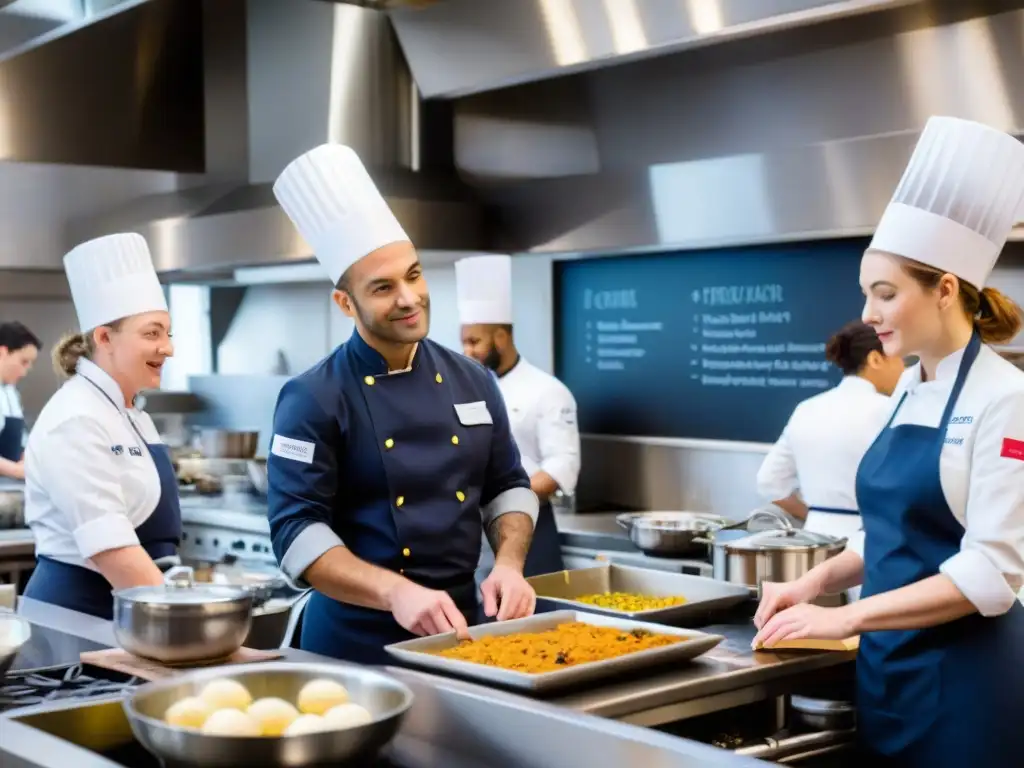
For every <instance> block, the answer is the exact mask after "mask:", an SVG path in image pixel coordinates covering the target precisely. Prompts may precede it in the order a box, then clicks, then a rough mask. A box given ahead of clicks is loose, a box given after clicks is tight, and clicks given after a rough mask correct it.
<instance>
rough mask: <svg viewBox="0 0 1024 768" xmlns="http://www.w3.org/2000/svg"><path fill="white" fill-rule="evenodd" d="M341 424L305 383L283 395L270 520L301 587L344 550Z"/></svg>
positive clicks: (287, 570) (285, 564) (284, 565)
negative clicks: (339, 526) (337, 511)
mask: <svg viewBox="0 0 1024 768" xmlns="http://www.w3.org/2000/svg"><path fill="white" fill-rule="evenodd" d="M340 439H341V432H340V428H339V425H338V420H337V418H336V417H335V416H334V415H333V414H329V413H327V411H326V410H325V409H324V408H323V407H322V406H321V404H320V403H319V402H318V400H317V398H316V397H315V395H314V393H313V392H311V391H310V389H309V387H308V386H307V385H306V384H305V383H304V382H303V381H302V380H301V379H293V380H292V381H289V382H288V383H287V384H285V386H284V387H283V388H282V390H281V394H280V396H279V397H278V401H277V407H276V409H275V411H274V436H273V438H272V440H271V446H270V452H269V455H268V457H267V516H268V519H269V522H270V538H271V543H272V545H273V548H274V555H275V557H277V561H278V563H279V564H280V566H281V570H282V571H283V572H284V574H285V575H286V576H287V577H288V578H289V579H291V580H292V582H293V583H295V584H296V585H298V586H300V587H302V588H306V587H308V586H309V584H308V583H307V582H306V581H305V580H304V579H303V574H304V573H305V572H306V570H307V569H308V568H309V566H310V565H312V564H313V563H314V562H316V561H317V560H318V559H319V558H320V557H321V556H322V555H323V554H324V553H326V552H327V551H329V550H331V549H334V548H335V547H340V546H344V543H343V542H342V540H341V538H340V537H339V536H338V535H337V534H336V533H335V532H334V528H333V512H334V506H333V501H334V498H335V496H336V494H337V487H338V466H337V459H336V446H338V445H339V443H340Z"/></svg>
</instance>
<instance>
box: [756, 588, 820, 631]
mask: <svg viewBox="0 0 1024 768" xmlns="http://www.w3.org/2000/svg"><path fill="white" fill-rule="evenodd" d="M820 592H821V588H820V587H819V586H818V585H817V583H816V582H814V581H811V580H810V579H807V578H799V579H796V580H795V581H785V582H771V581H766V582H763V583H762V584H761V602H760V604H759V605H758V606H757V613H755V614H754V626H755V627H757V628H758V629H761V628H763V627H764V625H765V624H766V623H767V622H768V620H769V619H771V618H772V616H774V615H775V614H777V613H778V612H779V611H783V610H785V609H786V608H791V607H793V606H794V605H799V604H800V603H809V602H811V601H813V600H814V599H816V598H817V597H818V595H819V594H820Z"/></svg>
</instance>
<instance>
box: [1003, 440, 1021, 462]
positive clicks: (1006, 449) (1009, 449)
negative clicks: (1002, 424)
mask: <svg viewBox="0 0 1024 768" xmlns="http://www.w3.org/2000/svg"><path fill="white" fill-rule="evenodd" d="M999 455H1000V456H1002V457H1004V458H1007V459H1017V460H1018V461H1024V440H1014V439H1013V438H1012V437H1004V438H1003V450H1001V451H1000V452H999Z"/></svg>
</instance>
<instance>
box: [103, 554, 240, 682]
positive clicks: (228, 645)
mask: <svg viewBox="0 0 1024 768" xmlns="http://www.w3.org/2000/svg"><path fill="white" fill-rule="evenodd" d="M252 609H253V593H252V592H251V591H250V590H248V589H245V588H242V587H235V586H219V585H206V584H201V585H197V584H196V583H195V581H194V579H193V571H192V569H191V568H189V567H187V566H181V567H178V568H172V569H171V570H169V571H168V572H167V574H166V575H165V577H164V586H160V587H131V588H130V589H118V590H115V591H114V622H113V623H114V637H115V638H116V639H117V642H118V644H120V646H121V647H122V648H124V649H125V650H126V651H128V652H129V653H133V654H135V655H136V656H140V657H142V658H145V659H152V660H153V661H158V662H160V663H161V664H167V665H170V666H175V665H188V664H204V663H209V662H213V661H219V660H221V659H226V658H227V657H228V656H230V655H231V654H232V653H234V652H235V651H237V650H238V649H239V648H240V647H241V646H242V643H243V642H245V637H246V635H247V634H248V633H249V628H250V627H251V626H252Z"/></svg>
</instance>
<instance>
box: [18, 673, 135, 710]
mask: <svg viewBox="0 0 1024 768" xmlns="http://www.w3.org/2000/svg"><path fill="white" fill-rule="evenodd" d="M142 682H144V681H143V680H142V679H141V678H138V677H131V678H128V679H127V680H124V679H122V680H110V679H103V678H96V677H92V676H91V675H88V674H85V672H84V671H83V669H82V665H81V664H75V665H74V666H71V667H67V668H66V669H56V670H52V671H50V672H29V673H25V674H17V673H14V674H9V675H7V676H6V677H4V678H2V679H0V711H2V710H4V709H11V708H14V707H30V706H34V705H36V704H43V703H45V702H50V701H58V700H64V699H86V698H92V697H94V696H109V695H111V694H115V693H121V692H122V691H125V690H128V689H129V688H133V687H135V686H136V685H139V684H141V683H142Z"/></svg>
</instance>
